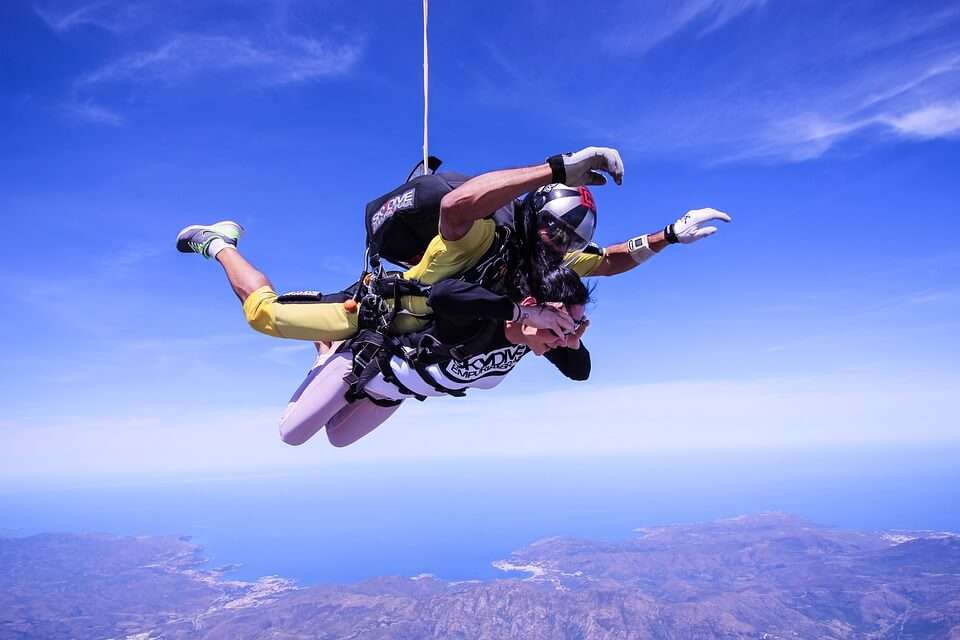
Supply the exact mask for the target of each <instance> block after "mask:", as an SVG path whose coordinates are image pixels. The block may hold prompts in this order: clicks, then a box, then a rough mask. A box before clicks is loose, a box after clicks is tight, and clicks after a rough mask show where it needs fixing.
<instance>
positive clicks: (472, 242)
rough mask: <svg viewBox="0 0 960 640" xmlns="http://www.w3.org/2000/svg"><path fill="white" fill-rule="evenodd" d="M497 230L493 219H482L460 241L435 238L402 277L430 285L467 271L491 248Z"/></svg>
mask: <svg viewBox="0 0 960 640" xmlns="http://www.w3.org/2000/svg"><path fill="white" fill-rule="evenodd" d="M496 228H497V225H496V223H495V222H494V221H493V220H488V219H483V220H477V221H476V222H474V223H473V225H472V226H471V227H470V231H468V232H467V235H465V236H463V237H462V238H460V239H459V240H444V239H443V238H442V237H441V236H439V235H437V236H434V238H433V240H431V241H430V244H429V245H428V246H427V250H426V251H425V252H424V254H423V258H422V259H421V260H420V262H418V263H417V264H415V265H414V266H412V267H411V268H410V269H408V270H407V271H406V272H405V273H404V274H403V277H404V278H406V279H407V280H419V281H420V282H422V283H424V284H433V283H435V282H438V281H440V280H443V279H444V278H449V277H451V276H455V275H457V274H458V273H462V272H463V271H466V270H467V269H469V268H470V267H472V266H474V265H475V264H477V262H479V261H480V258H482V257H483V254H485V253H486V252H487V250H489V249H490V246H491V245H492V244H493V240H494V237H495V236H496Z"/></svg>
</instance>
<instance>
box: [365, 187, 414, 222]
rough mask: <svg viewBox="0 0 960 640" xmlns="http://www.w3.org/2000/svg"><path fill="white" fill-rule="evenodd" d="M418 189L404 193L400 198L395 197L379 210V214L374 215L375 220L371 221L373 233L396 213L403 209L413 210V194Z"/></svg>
mask: <svg viewBox="0 0 960 640" xmlns="http://www.w3.org/2000/svg"><path fill="white" fill-rule="evenodd" d="M414 191H416V189H409V190H407V191H404V192H403V193H401V194H400V195H398V196H393V197H392V198H390V199H389V200H387V201H386V202H384V203H383V204H382V205H380V208H379V209H377V212H376V213H375V214H373V218H371V219H370V226H371V227H372V228H373V232H374V233H376V232H377V229H379V228H380V226H381V225H382V224H383V223H384V222H386V220H387V218H389V217H390V216H392V215H393V212H394V211H399V210H401V209H411V208H413V193H414Z"/></svg>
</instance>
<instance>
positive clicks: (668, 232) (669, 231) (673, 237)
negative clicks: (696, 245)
mask: <svg viewBox="0 0 960 640" xmlns="http://www.w3.org/2000/svg"><path fill="white" fill-rule="evenodd" d="M663 237H664V238H666V239H667V242H669V243H670V244H677V243H678V242H680V238H678V237H677V232H676V231H674V230H673V223H672V222H671V223H670V224H668V225H667V226H666V227H665V228H664V229H663Z"/></svg>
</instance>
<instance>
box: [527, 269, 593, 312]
mask: <svg viewBox="0 0 960 640" xmlns="http://www.w3.org/2000/svg"><path fill="white" fill-rule="evenodd" d="M590 293H591V292H590V289H589V287H587V285H586V284H584V282H583V280H582V279H581V278H580V276H579V275H578V274H577V272H576V271H574V270H573V269H571V268H570V267H564V266H559V267H557V268H555V269H551V270H550V271H547V272H546V273H544V274H543V280H542V283H541V290H540V295H541V296H542V297H540V298H537V301H538V302H562V303H563V304H564V305H566V306H567V307H570V306H572V305H585V304H587V303H588V302H590Z"/></svg>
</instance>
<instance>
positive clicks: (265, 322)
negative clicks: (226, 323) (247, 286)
mask: <svg viewBox="0 0 960 640" xmlns="http://www.w3.org/2000/svg"><path fill="white" fill-rule="evenodd" d="M276 303H277V292H276V291H274V290H273V289H271V288H270V287H260V288H259V289H257V290H256V291H254V292H253V293H251V294H250V295H249V296H247V299H246V300H244V301H243V315H244V317H246V319H247V324H249V325H250V326H251V327H252V328H253V329H254V330H255V331H259V332H260V333H265V334H267V335H268V336H275V337H278V338H279V337H282V336H281V335H280V333H279V332H278V331H277V327H276V318H275V314H274V306H275V305H276Z"/></svg>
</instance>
